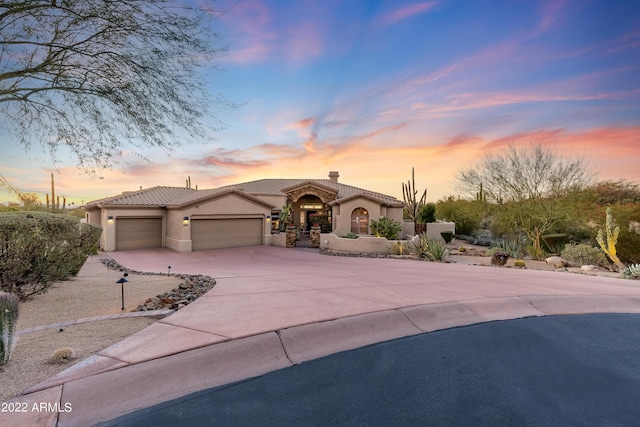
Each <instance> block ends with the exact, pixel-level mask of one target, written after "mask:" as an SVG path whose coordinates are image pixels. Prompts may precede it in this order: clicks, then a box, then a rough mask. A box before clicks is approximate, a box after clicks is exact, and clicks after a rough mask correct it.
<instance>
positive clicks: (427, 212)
mask: <svg viewBox="0 0 640 427" xmlns="http://www.w3.org/2000/svg"><path fill="white" fill-rule="evenodd" d="M418 222H421V223H428V222H436V204H435V203H427V204H424V205H422V206H420V210H419V211H418Z"/></svg>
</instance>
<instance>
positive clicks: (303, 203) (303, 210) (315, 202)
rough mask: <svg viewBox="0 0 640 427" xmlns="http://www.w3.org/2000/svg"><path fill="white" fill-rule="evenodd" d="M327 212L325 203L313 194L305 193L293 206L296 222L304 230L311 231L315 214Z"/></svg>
mask: <svg viewBox="0 0 640 427" xmlns="http://www.w3.org/2000/svg"><path fill="white" fill-rule="evenodd" d="M326 214H327V213H326V207H325V204H324V203H322V200H321V199H320V198H319V197H318V196H315V195H313V194H305V195H304V196H302V197H300V198H299V199H298V200H297V201H296V203H295V205H294V206H293V215H294V216H293V218H294V223H295V224H296V225H297V226H298V227H300V229H301V230H304V231H309V229H310V228H311V226H312V225H313V216H314V215H326Z"/></svg>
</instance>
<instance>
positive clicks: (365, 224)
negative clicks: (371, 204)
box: [351, 208, 369, 234]
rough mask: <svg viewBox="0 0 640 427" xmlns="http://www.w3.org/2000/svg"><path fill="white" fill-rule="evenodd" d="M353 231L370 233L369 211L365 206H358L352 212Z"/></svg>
mask: <svg viewBox="0 0 640 427" xmlns="http://www.w3.org/2000/svg"><path fill="white" fill-rule="evenodd" d="M351 232H352V233H355V234H369V212H367V210H366V209H365V208H356V209H354V210H353V212H351Z"/></svg>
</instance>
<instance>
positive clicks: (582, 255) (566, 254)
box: [560, 244, 609, 267]
mask: <svg viewBox="0 0 640 427" xmlns="http://www.w3.org/2000/svg"><path fill="white" fill-rule="evenodd" d="M560 257H561V258H563V259H566V260H567V261H571V262H574V263H576V264H580V265H599V266H601V267H608V266H609V261H608V260H607V257H606V256H605V254H604V252H602V250H600V249H599V248H594V247H593V246H591V245H585V244H579V245H567V246H565V247H564V250H563V251H562V252H561V253H560Z"/></svg>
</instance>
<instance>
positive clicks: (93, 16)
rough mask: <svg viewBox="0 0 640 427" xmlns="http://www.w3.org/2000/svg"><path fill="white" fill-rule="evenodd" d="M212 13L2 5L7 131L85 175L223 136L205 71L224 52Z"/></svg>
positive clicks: (80, 0) (170, 4) (79, 1)
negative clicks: (123, 151) (210, 133)
mask: <svg viewBox="0 0 640 427" xmlns="http://www.w3.org/2000/svg"><path fill="white" fill-rule="evenodd" d="M211 23H212V14H211V13H210V10H205V9H203V8H196V7H189V6H187V5H181V4H180V3H179V2H176V1H171V0H112V1H103V0H58V1H51V0H49V1H44V0H25V1H20V2H17V1H9V2H6V1H5V2H2V1H0V117H1V118H0V127H3V128H6V129H8V130H10V131H11V132H12V134H13V135H15V136H16V137H17V138H18V140H19V141H20V143H21V144H23V145H24V146H25V148H29V147H31V146H32V145H34V144H38V145H41V146H43V148H45V149H46V150H47V151H49V152H50V153H51V154H52V156H53V157H54V159H55V153H56V151H57V149H59V148H60V147H63V146H64V147H68V148H69V149H70V150H71V152H72V153H73V155H74V156H75V160H76V162H77V164H78V165H79V166H80V167H82V168H85V169H87V170H91V169H92V168H94V167H96V166H98V167H105V166H109V165H110V164H111V161H112V160H111V158H112V155H113V153H114V152H116V151H117V150H118V149H120V148H121V147H123V146H129V147H134V148H137V149H138V150H140V149H143V148H147V147H165V148H170V147H175V146H178V145H180V143H181V142H182V141H183V140H184V139H185V138H192V139H199V138H204V136H205V135H206V131H207V129H209V128H211V127H213V128H216V127H220V126H221V124H220V122H218V121H217V120H216V119H215V117H213V116H212V115H211V114H210V112H209V108H210V107H211V106H212V105H218V106H223V107H233V105H232V104H231V103H230V102H228V101H226V100H225V99H223V98H221V97H219V96H215V95H213V94H211V93H209V92H208V90H207V88H206V87H205V84H204V81H203V79H202V74H201V71H202V70H203V68H205V67H207V66H211V60H212V59H213V58H214V57H215V56H216V55H217V54H219V53H221V52H223V51H224V50H225V49H224V48H221V47H218V46H217V43H219V41H220V36H219V35H218V34H217V33H215V32H214V31H213V30H212V28H211Z"/></svg>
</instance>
